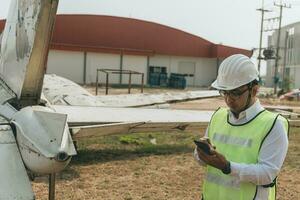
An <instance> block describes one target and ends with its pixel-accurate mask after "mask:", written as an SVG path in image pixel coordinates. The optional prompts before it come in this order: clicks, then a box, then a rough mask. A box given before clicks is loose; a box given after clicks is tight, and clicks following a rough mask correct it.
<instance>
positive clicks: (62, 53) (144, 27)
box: [0, 15, 252, 87]
mask: <svg viewBox="0 0 300 200" xmlns="http://www.w3.org/2000/svg"><path fill="white" fill-rule="evenodd" d="M4 24H5V20H0V33H1V32H2V31H3V28H4ZM50 48H51V49H50V52H49V57H48V65H47V73H55V74H57V75H60V76H63V77H66V78H69V79H71V80H73V81H75V82H77V83H80V84H90V83H95V81H96V70H97V69H118V70H134V71H138V72H141V73H144V74H145V80H146V81H149V73H151V72H166V73H167V74H168V75H170V73H179V74H185V75H186V80H187V85H188V86H192V87H199V86H200V87H201V86H209V85H210V84H211V82H213V80H214V79H215V78H216V76H217V70H218V66H219V64H220V62H221V61H222V60H223V59H224V58H226V57H227V56H230V55H232V54H235V53H242V54H245V55H248V56H251V54H252V52H251V51H248V50H245V49H239V48H234V47H229V46H224V45H221V44H214V43H212V42H210V41H207V40H205V39H203V38H201V37H198V36H196V35H192V34H190V33H187V32H184V31H181V30H178V29H175V28H172V27H168V26H165V25H162V24H157V23H153V22H148V21H143V20H138V19H132V18H123V17H114V16H101V15H58V16H57V20H56V24H55V30H54V35H53V38H52V42H51V47H50ZM104 81H105V79H104V74H102V75H101V76H100V82H104ZM127 82H128V75H125V74H124V75H119V74H117V75H113V76H111V77H110V83H116V84H120V83H127ZM132 83H133V84H139V83H140V76H133V77H132Z"/></svg>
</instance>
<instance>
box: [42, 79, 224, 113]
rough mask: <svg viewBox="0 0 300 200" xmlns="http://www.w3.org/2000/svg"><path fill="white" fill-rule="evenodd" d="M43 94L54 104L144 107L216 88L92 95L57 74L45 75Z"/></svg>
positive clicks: (193, 96)
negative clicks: (156, 92)
mask: <svg viewBox="0 0 300 200" xmlns="http://www.w3.org/2000/svg"><path fill="white" fill-rule="evenodd" d="M43 94H44V96H45V98H46V100H48V101H49V102H50V104H54V105H73V106H101V107H120V108H122V107H145V106H153V105H162V104H166V103H174V102H181V101H190V100H196V99H201V98H208V97H216V96H219V95H220V94H219V93H218V91H216V90H203V91H187V92H168V93H160V94H128V95H99V96H94V95H92V94H91V93H89V92H88V91H87V90H85V89H84V88H82V87H81V86H79V85H78V84H76V83H74V82H72V81H70V80H68V79H65V78H63V77H59V76H57V75H54V74H51V75H45V78H44V88H43Z"/></svg>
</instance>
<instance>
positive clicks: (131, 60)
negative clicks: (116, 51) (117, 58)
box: [122, 55, 148, 84]
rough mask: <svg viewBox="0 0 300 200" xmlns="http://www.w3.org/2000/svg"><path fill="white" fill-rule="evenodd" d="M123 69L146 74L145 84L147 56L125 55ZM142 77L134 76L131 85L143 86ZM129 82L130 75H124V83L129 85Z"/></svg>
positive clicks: (145, 75)
mask: <svg viewBox="0 0 300 200" xmlns="http://www.w3.org/2000/svg"><path fill="white" fill-rule="evenodd" d="M123 69H124V70H132V71H136V72H140V73H144V83H145V84H146V81H147V75H148V74H147V73H148V72H147V56H132V55H124V56H123ZM141 78H142V76H141V75H132V76H131V83H132V84H141ZM128 80H129V75H126V74H124V75H123V77H122V83H123V84H127V83H128Z"/></svg>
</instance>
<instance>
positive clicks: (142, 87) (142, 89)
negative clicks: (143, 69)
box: [141, 73, 144, 93]
mask: <svg viewBox="0 0 300 200" xmlns="http://www.w3.org/2000/svg"><path fill="white" fill-rule="evenodd" d="M141 93H144V73H142V86H141Z"/></svg>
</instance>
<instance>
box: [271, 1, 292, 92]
mask: <svg viewBox="0 0 300 200" xmlns="http://www.w3.org/2000/svg"><path fill="white" fill-rule="evenodd" d="M274 6H277V7H279V8H280V14H279V27H278V35H277V44H276V57H275V73H274V94H277V85H278V81H279V76H278V61H279V49H280V33H281V21H282V10H283V8H291V6H290V5H289V6H287V5H286V4H282V0H281V3H280V4H276V3H274Z"/></svg>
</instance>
